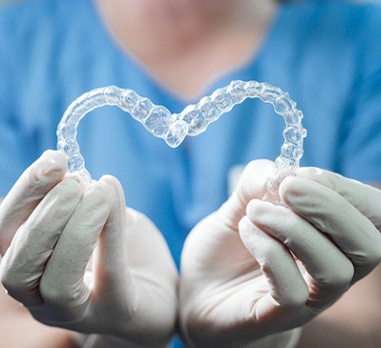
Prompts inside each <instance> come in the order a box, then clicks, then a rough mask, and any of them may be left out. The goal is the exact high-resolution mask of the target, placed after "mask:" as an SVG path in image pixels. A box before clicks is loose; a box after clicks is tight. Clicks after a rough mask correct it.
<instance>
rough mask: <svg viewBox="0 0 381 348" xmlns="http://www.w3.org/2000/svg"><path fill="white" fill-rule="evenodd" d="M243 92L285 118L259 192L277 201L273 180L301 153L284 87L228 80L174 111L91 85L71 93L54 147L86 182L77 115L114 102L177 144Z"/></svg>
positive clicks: (291, 168)
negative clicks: (264, 190) (278, 150)
mask: <svg viewBox="0 0 381 348" xmlns="http://www.w3.org/2000/svg"><path fill="white" fill-rule="evenodd" d="M246 98H259V99H261V100H262V101H263V102H265V103H270V104H272V105H273V107H274V111H275V112H276V113H277V114H279V115H281V116H283V118H284V121H285V123H286V128H285V129H284V131H283V137H284V143H283V145H282V147H281V153H280V155H279V157H278V158H277V159H276V160H275V164H276V170H275V171H274V173H273V174H272V176H271V177H270V178H269V180H268V183H267V194H266V195H265V197H264V198H265V199H267V200H269V201H272V202H275V203H279V198H278V187H279V184H280V182H281V181H282V179H283V178H284V177H285V176H287V175H290V174H293V173H294V172H295V170H296V169H297V168H298V167H299V161H300V159H301V157H302V155H303V138H305V137H306V135H307V132H306V130H305V129H304V128H303V126H302V123H301V121H302V118H303V113H302V112H301V111H300V110H298V109H297V108H296V103H295V102H294V101H293V100H291V99H290V97H289V95H288V93H285V92H283V91H282V90H281V89H280V88H278V87H276V86H273V85H271V84H269V83H260V82H257V81H248V82H245V81H239V80H238V81H232V82H231V83H230V84H229V85H228V86H226V87H224V88H219V89H217V90H216V91H215V92H213V94H212V95H210V96H206V97H204V98H202V99H201V100H200V101H199V102H198V103H197V104H194V105H189V106H187V107H186V108H185V109H184V110H183V111H182V112H181V113H179V114H171V112H170V111H169V110H168V109H166V108H165V107H164V106H159V105H155V104H153V103H152V102H151V101H150V100H149V99H148V98H144V97H141V96H139V95H138V94H137V93H136V92H134V91H133V90H131V89H121V88H118V87H115V86H109V87H105V88H98V89H94V90H92V91H90V92H88V93H85V94H83V95H82V96H80V97H79V98H78V99H76V100H75V101H74V102H73V103H72V104H71V105H70V106H69V107H68V109H67V110H66V111H65V113H64V115H63V117H62V120H61V122H60V123H59V125H58V128H57V137H58V143H57V148H58V149H59V150H62V151H63V152H65V154H66V156H67V159H68V172H69V174H70V175H71V176H73V177H74V178H75V179H76V180H78V181H79V182H81V183H82V184H84V185H88V184H90V183H91V176H90V173H89V172H88V171H87V170H86V168H85V165H84V159H83V157H82V156H81V154H80V151H79V145H78V143H77V141H76V134H77V126H78V124H79V121H80V120H81V118H82V117H84V116H85V115H86V114H87V113H89V112H90V111H92V110H94V109H96V108H98V107H101V106H104V105H115V106H118V107H119V108H120V109H122V110H124V111H126V112H128V113H129V114H130V115H131V116H132V117H133V118H135V119H136V120H137V121H139V122H140V123H142V124H143V126H144V127H145V128H146V129H147V130H148V131H150V132H151V133H152V134H153V135H154V136H156V137H159V138H163V139H164V140H165V142H166V143H167V144H168V145H169V146H171V147H177V146H179V145H180V144H181V142H182V141H183V140H184V138H185V137H186V136H187V135H190V136H195V135H197V134H200V133H202V132H204V131H205V130H206V128H207V127H208V125H209V124H210V123H212V122H215V121H217V120H218V119H219V118H220V116H221V115H222V114H223V113H226V112H228V111H230V110H231V109H232V108H233V107H234V105H236V104H240V103H242V102H243V101H244V100H245V99H246Z"/></svg>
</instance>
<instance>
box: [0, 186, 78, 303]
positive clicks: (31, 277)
mask: <svg viewBox="0 0 381 348" xmlns="http://www.w3.org/2000/svg"><path fill="white" fill-rule="evenodd" d="M81 195H82V192H81V189H80V187H79V185H78V184H77V183H76V182H74V181H73V180H64V181H62V182H61V183H60V184H58V185H56V186H55V187H54V188H53V189H52V190H50V191H49V192H48V193H47V194H46V196H45V197H44V198H43V199H42V201H41V202H40V203H39V204H38V206H37V207H36V208H35V210H34V211H33V213H32V214H31V215H30V217H29V219H28V220H27V221H26V222H25V224H24V225H23V226H21V227H20V228H19V230H18V231H17V233H16V235H15V237H14V239H13V241H12V244H11V246H10V247H9V249H8V250H7V252H6V254H5V255H4V258H3V260H2V263H1V277H2V282H3V284H4V286H5V287H6V288H7V290H8V292H9V294H10V295H11V296H12V297H14V298H15V299H16V300H18V301H20V302H22V303H23V304H24V305H25V306H33V305H38V304H41V303H42V302H43V300H42V298H41V296H40V292H39V282H40V278H41V275H42V274H43V272H44V270H45V265H46V262H47V261H48V259H49V258H50V256H51V254H52V252H53V249H54V246H55V244H56V243H57V240H58V238H59V236H60V234H61V232H62V230H63V229H64V227H65V225H66V223H67V222H68V220H69V219H70V217H71V215H72V214H73V212H74V211H75V208H76V207H77V204H78V203H79V201H80V198H81Z"/></svg>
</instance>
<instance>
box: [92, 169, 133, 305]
mask: <svg viewBox="0 0 381 348" xmlns="http://www.w3.org/2000/svg"><path fill="white" fill-rule="evenodd" d="M99 181H100V182H102V183H104V184H106V185H107V186H108V187H109V189H110V192H111V196H112V197H113V203H112V208H111V212H110V215H109V217H108V220H107V222H106V224H105V226H104V228H103V231H102V233H101V234H100V236H99V244H98V247H97V250H96V252H97V254H96V257H95V260H94V272H95V278H94V282H95V286H94V289H95V291H96V292H98V294H97V295H98V296H100V297H102V296H106V297H108V296H114V297H115V298H126V296H127V298H129V300H130V301H131V302H130V301H129V303H135V302H136V301H137V298H135V295H136V291H135V289H134V287H133V285H132V279H131V276H130V272H129V267H128V266H129V263H128V260H127V243H128V242H127V235H126V233H125V226H126V220H127V216H126V206H125V197H124V192H123V188H122V186H121V184H120V182H119V181H118V180H117V179H116V178H115V177H113V176H110V175H105V176H103V177H102V178H101V179H100V180H99Z"/></svg>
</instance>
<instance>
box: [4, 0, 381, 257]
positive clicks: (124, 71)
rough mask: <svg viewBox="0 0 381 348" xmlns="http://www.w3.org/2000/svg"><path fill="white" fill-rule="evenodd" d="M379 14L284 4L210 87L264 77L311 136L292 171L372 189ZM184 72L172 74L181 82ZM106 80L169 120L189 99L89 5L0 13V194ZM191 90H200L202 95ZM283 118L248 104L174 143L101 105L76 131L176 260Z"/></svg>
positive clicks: (349, 7)
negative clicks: (70, 111)
mask: <svg viewBox="0 0 381 348" xmlns="http://www.w3.org/2000/svg"><path fill="white" fill-rule="evenodd" d="M380 42H381V8H380V6H378V5H374V4H367V5H354V4H350V3H346V2H342V1H302V2H297V3H283V4H281V5H280V8H279V10H278V13H277V15H276V17H275V18H274V20H273V23H272V25H271V27H270V29H269V31H268V33H267V36H266V37H265V40H264V42H263V44H262V46H261V48H260V51H259V52H258V53H257V54H256V55H255V56H253V57H252V58H251V59H250V60H249V61H248V62H247V63H246V64H245V65H244V66H241V67H240V68H238V69H236V70H234V71H229V72H227V73H226V74H224V75H223V76H220V77H219V78H218V79H216V80H215V81H213V82H212V83H211V84H210V85H209V86H208V87H207V88H206V89H205V90H204V91H203V92H202V93H200V97H201V96H202V95H207V94H211V93H212V92H213V91H214V90H215V89H216V88H218V87H222V86H225V85H227V84H229V82H230V81H231V80H235V79H239V80H257V81H261V82H269V83H271V84H274V85H277V86H279V87H280V88H282V89H283V90H284V91H287V92H288V93H289V94H290V96H291V98H292V99H294V100H295V101H296V102H297V103H298V108H300V109H301V110H302V111H303V112H304V114H305V118H304V120H303V124H304V126H305V128H307V130H308V137H307V138H306V139H305V148H304V149H305V154H304V157H303V159H302V162H301V164H302V165H304V166H307V165H308V166H317V167H321V168H324V169H328V170H332V171H336V172H339V173H341V174H343V175H346V176H349V177H352V178H356V179H359V180H364V181H368V182H381V46H380V45H379V44H378V43H380ZM191 73H192V72H191V71H184V72H183V79H184V83H186V81H187V76H188V74H191ZM108 85H117V86H119V87H122V88H131V89H134V90H136V92H137V93H138V94H140V95H141V96H146V97H149V98H150V99H151V100H152V101H153V102H154V103H155V104H161V105H164V106H165V107H167V108H168V109H169V110H171V111H172V112H180V111H181V110H182V109H183V108H184V107H185V106H186V105H187V104H188V103H190V102H191V103H195V102H197V101H198V98H195V100H183V99H182V98H180V97H179V96H178V95H177V94H176V93H175V92H174V91H169V90H168V89H167V88H166V87H165V86H163V85H162V84H161V83H160V82H159V81H157V80H156V79H155V78H153V77H152V76H150V75H149V74H148V73H147V71H146V70H145V69H144V67H143V66H142V65H141V64H139V62H137V61H136V60H135V59H134V58H133V57H132V56H130V55H129V54H128V52H127V53H126V52H124V51H122V50H121V49H120V47H118V44H117V43H116V42H115V41H114V39H113V38H112V37H111V36H110V34H109V33H108V32H107V30H106V29H105V27H104V25H103V23H102V20H101V19H100V16H99V14H98V13H97V10H96V8H95V6H94V4H93V2H92V1H90V0H32V1H28V2H26V3H21V4H18V5H12V6H9V7H8V6H7V7H4V8H3V9H1V11H0V130H1V137H0V195H5V194H6V193H7V192H8V190H9V189H10V188H11V186H12V185H13V183H14V182H15V181H16V180H17V178H18V177H19V175H20V174H21V172H22V171H23V170H25V169H26V168H27V167H28V166H29V164H30V163H32V162H33V161H34V160H35V159H37V158H38V156H39V155H40V154H41V153H42V152H43V151H44V150H46V149H53V148H56V134H55V133H56V127H57V124H58V123H59V121H60V119H61V117H62V114H63V112H64V111H65V109H66V108H67V106H68V105H69V104H70V103H71V102H72V101H73V100H74V99H76V98H77V97H78V96H80V95H81V94H83V93H85V92H87V91H89V90H91V89H94V88H98V87H103V86H108ZM201 94H202V95H201ZM283 129H284V122H283V120H282V118H281V117H280V116H278V115H277V114H275V113H274V111H273V109H272V107H271V105H269V104H264V103H262V102H261V101H259V100H246V101H245V102H244V103H243V104H241V105H239V106H236V107H235V108H234V109H233V110H232V111H231V112H230V113H229V114H225V115H223V116H222V117H221V119H220V120H218V121H217V122H215V123H213V124H211V125H210V126H209V128H208V130H207V131H206V132H205V133H202V134H201V135H198V136H196V137H187V139H186V140H185V141H184V143H183V144H182V145H181V146H180V147H179V148H176V149H172V148H169V147H168V146H167V145H166V144H165V143H164V141H163V140H162V139H158V138H155V137H153V136H152V135H151V134H150V133H149V132H147V130H146V129H144V127H143V126H142V125H141V124H140V123H138V122H137V121H136V120H134V119H133V118H132V117H131V116H130V115H128V114H126V113H124V112H123V111H121V110H119V109H118V108H116V107H104V108H102V109H99V110H96V111H94V112H92V113H91V114H89V115H87V116H86V117H85V118H84V119H83V120H82V121H81V123H80V125H79V129H78V137H77V139H78V142H79V144H80V148H81V153H82V155H83V156H84V158H85V161H86V167H87V169H88V170H89V171H90V173H91V174H92V177H93V178H95V179H97V178H99V177H101V176H102V175H103V174H112V175H115V176H116V177H117V178H118V179H119V180H120V181H121V182H122V185H123V187H124V190H125V194H126V204H127V205H128V206H130V207H132V208H134V209H137V210H139V211H141V212H143V213H145V214H146V215H148V216H149V217H150V218H151V219H152V220H153V221H154V223H155V224H156V225H157V226H158V227H159V229H160V230H161V231H162V233H163V235H164V236H165V238H166V240H167V242H168V245H169V247H170V249H171V251H172V253H173V256H174V258H175V261H176V263H177V264H178V263H179V258H180V252H181V248H182V245H183V242H184V239H185V237H186V235H187V234H188V233H189V231H190V229H191V228H192V227H193V226H194V225H195V223H197V222H198V221H199V220H200V219H202V218H203V217H204V216H206V215H207V214H209V213H211V212H212V211H214V210H215V209H217V208H218V207H219V206H220V205H221V204H222V203H223V202H224V201H225V200H226V198H227V197H228V176H229V172H230V171H231V169H232V168H234V167H235V166H237V165H244V164H246V163H248V162H249V161H251V160H253V159H258V158H268V159H272V160H273V159H275V158H276V157H277V156H278V155H279V151H280V146H281V144H282V142H283V138H282V131H283Z"/></svg>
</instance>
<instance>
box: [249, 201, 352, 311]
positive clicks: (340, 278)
mask: <svg viewBox="0 0 381 348" xmlns="http://www.w3.org/2000/svg"><path fill="white" fill-rule="evenodd" d="M247 216H248V218H249V219H250V221H251V222H252V223H253V224H254V225H255V226H257V228H259V229H260V230H262V231H264V232H265V233H267V234H268V235H270V236H272V237H273V238H276V239H277V240H279V241H280V242H282V244H284V245H285V246H286V247H287V248H288V249H289V250H291V252H292V253H293V254H294V255H295V256H296V257H297V258H298V259H299V260H300V261H301V262H302V263H303V265H304V267H305V269H306V270H307V272H308V274H309V275H310V277H306V279H307V283H308V285H309V290H310V296H309V300H310V303H309V305H310V306H311V307H313V308H314V309H315V310H322V309H323V308H325V307H326V306H327V305H329V304H330V303H332V302H333V301H335V300H336V299H337V298H338V297H339V296H341V294H342V293H343V292H344V291H346V290H347V289H348V286H349V284H350V282H351V280H352V277H353V273H354V269H353V265H352V263H351V261H350V260H349V259H348V258H347V257H346V256H345V255H344V254H343V253H342V252H341V251H340V250H339V249H338V248H337V246H336V245H335V244H334V243H333V242H332V241H331V240H330V239H329V238H328V237H327V236H326V235H324V234H322V233H321V232H320V231H319V230H317V229H316V228H315V227H314V226H313V225H311V224H310V223H309V222H308V221H306V220H305V219H303V218H302V217H301V216H298V215H297V214H295V213H293V212H292V211H290V210H289V209H287V208H285V207H280V206H274V205H273V204H271V203H268V202H262V201H259V200H253V201H251V202H250V203H249V205H248V207H247ZM311 278H312V279H311Z"/></svg>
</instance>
